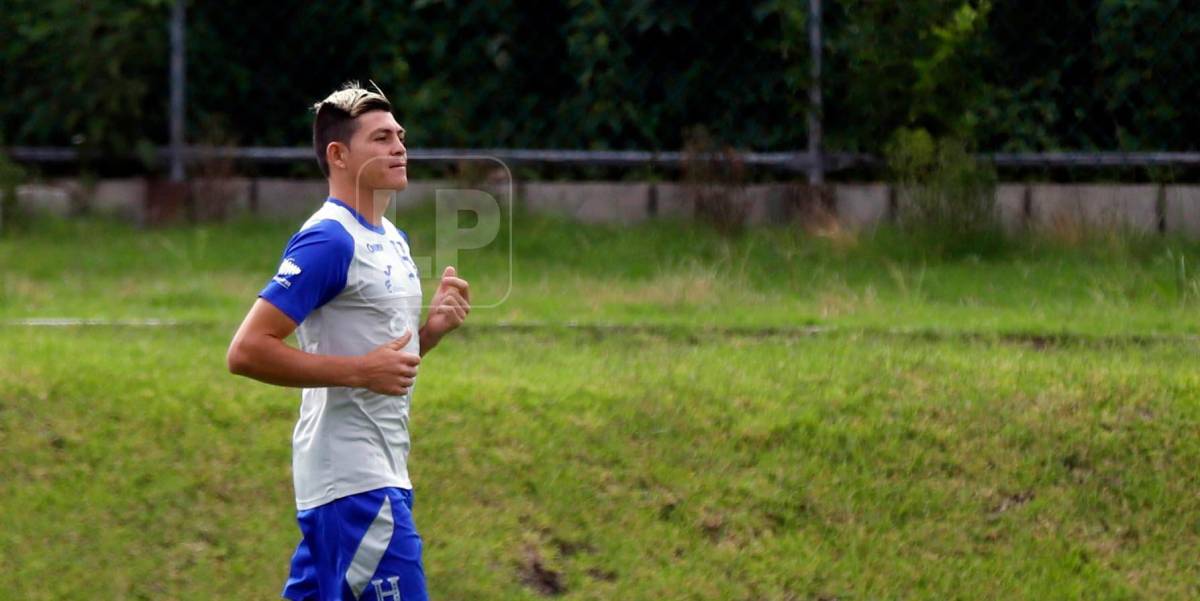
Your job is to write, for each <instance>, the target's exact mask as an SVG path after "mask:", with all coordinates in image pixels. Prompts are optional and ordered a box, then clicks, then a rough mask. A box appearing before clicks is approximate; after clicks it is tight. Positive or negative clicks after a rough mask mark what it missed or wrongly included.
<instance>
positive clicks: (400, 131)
mask: <svg viewBox="0 0 1200 601" xmlns="http://www.w3.org/2000/svg"><path fill="white" fill-rule="evenodd" d="M391 132H396V134H397V135H400V136H403V135H404V128H403V127H387V126H386V125H385V126H383V127H376V128H375V129H373V130H371V135H372V136H374V135H376V134H380V133H391Z"/></svg>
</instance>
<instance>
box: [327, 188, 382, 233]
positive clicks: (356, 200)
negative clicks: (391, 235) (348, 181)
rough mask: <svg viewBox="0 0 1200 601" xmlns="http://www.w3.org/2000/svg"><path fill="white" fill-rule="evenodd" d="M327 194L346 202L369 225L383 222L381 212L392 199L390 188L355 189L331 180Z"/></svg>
mask: <svg viewBox="0 0 1200 601" xmlns="http://www.w3.org/2000/svg"><path fill="white" fill-rule="evenodd" d="M329 195H330V196H332V197H334V198H336V199H338V200H340V201H342V202H344V203H346V206H349V207H350V208H352V209H354V210H355V212H357V213H358V214H359V215H361V216H362V218H363V219H365V220H367V223H370V224H371V225H379V224H380V223H382V222H383V214H384V213H386V212H387V209H388V205H389V204H391V200H392V192H391V191H390V190H373V189H369V188H358V189H355V187H354V186H347V185H339V184H337V183H335V182H333V181H330V182H329Z"/></svg>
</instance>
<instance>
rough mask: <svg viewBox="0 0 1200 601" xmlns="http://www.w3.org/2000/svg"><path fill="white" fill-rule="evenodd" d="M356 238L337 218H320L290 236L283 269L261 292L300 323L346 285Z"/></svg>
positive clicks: (259, 294)
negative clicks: (321, 219)
mask: <svg viewBox="0 0 1200 601" xmlns="http://www.w3.org/2000/svg"><path fill="white" fill-rule="evenodd" d="M353 258H354V239H353V238H351V237H350V234H349V233H347V232H346V229H345V228H343V227H342V224H340V223H338V222H336V221H333V220H324V221H319V222H317V223H316V224H315V225H313V226H311V227H308V228H305V229H303V230H301V231H299V232H297V233H296V235H294V236H292V239H291V240H288V245H287V248H286V249H285V250H284V251H283V261H282V262H281V263H280V264H279V272H278V273H276V274H275V277H273V278H271V281H270V282H267V286H266V287H265V288H263V289H262V292H259V293H258V296H259V297H260V298H263V299H266V300H267V301H268V302H270V303H271V304H272V305H275V306H276V307H277V308H278V309H279V310H280V311H283V312H284V313H286V314H287V316H288V317H291V318H292V321H295V322H296V323H297V324H299V323H300V322H302V321H304V318H305V317H308V314H309V313H312V312H313V311H314V310H316V309H317V308H318V307H320V306H321V305H324V304H325V303H327V302H329V301H330V300H332V299H333V297H335V296H337V295H338V293H340V292H341V291H342V290H343V289H344V288H345V287H346V272H347V271H349V269H350V260H351V259H353Z"/></svg>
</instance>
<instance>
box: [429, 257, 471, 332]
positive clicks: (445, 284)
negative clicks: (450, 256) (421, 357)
mask: <svg viewBox="0 0 1200 601" xmlns="http://www.w3.org/2000/svg"><path fill="white" fill-rule="evenodd" d="M470 312H471V291H470V285H469V284H467V281H466V280H464V279H462V278H460V277H458V272H456V271H455V270H454V266H453V265H451V266H448V267H446V271H444V272H442V281H441V283H440V284H438V289H437V292H435V293H434V294H433V300H432V301H431V302H430V303H429V318H428V319H426V320H425V327H423V328H421V352H422V353H424V352H425V351H426V350H428V349H431V348H433V346H434V345H436V344H437V343H438V341H440V340H441V339H442V336H445V335H446V334H447V333H448V332H450V331H451V330H453V329H455V328H457V327H458V326H461V325H462V323H463V321H464V320H466V319H467V314H468V313H470Z"/></svg>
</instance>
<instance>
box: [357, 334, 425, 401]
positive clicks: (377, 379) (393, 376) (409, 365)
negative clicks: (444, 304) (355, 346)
mask: <svg viewBox="0 0 1200 601" xmlns="http://www.w3.org/2000/svg"><path fill="white" fill-rule="evenodd" d="M411 339H412V330H409V331H407V332H405V333H404V335H403V336H401V337H399V338H397V339H395V340H393V341H391V342H388V343H386V344H382V345H380V346H379V347H378V348H376V349H375V350H373V351H371V352H369V353H367V354H365V355H362V356H361V357H359V361H358V370H357V371H358V377H357V378H356V380H357V381H358V386H357V387H358V388H366V389H368V390H371V391H373V392H378V393H380V394H390V395H394V396H403V395H405V394H408V391H409V390H411V389H412V385H413V381H414V380H415V379H416V377H417V366H418V365H420V364H421V357H420V356H418V355H414V354H412V353H406V352H404V347H405V345H407V344H408V341H409V340H411Z"/></svg>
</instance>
